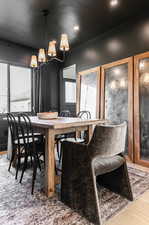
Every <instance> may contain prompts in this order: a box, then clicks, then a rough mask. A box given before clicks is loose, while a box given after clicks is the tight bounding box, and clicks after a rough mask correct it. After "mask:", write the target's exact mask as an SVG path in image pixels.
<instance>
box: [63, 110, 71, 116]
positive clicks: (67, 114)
mask: <svg viewBox="0 0 149 225" xmlns="http://www.w3.org/2000/svg"><path fill="white" fill-rule="evenodd" d="M60 117H71V112H70V111H69V110H64V111H61V112H60Z"/></svg>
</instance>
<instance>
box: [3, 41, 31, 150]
mask: <svg viewBox="0 0 149 225" xmlns="http://www.w3.org/2000/svg"><path fill="white" fill-rule="evenodd" d="M34 52H35V50H34V49H32V48H28V47H24V46H21V45H17V44H14V43H11V42H7V41H4V40H0V62H5V63H10V64H14V65H19V66H27V67H28V66H29V65H30V58H31V55H32V54H33V53H34ZM6 146H7V122H6V121H3V120H2V118H0V151H3V150H6Z"/></svg>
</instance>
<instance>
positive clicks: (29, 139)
mask: <svg viewBox="0 0 149 225" xmlns="http://www.w3.org/2000/svg"><path fill="white" fill-rule="evenodd" d="M18 118H19V127H20V131H21V136H22V139H23V142H24V146H26V147H27V148H28V147H29V146H30V143H32V144H33V145H34V144H35V137H34V131H33V127H32V124H31V120H30V118H29V116H28V115H27V114H25V113H20V114H18Z"/></svg>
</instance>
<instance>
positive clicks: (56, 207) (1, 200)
mask: <svg viewBox="0 0 149 225" xmlns="http://www.w3.org/2000/svg"><path fill="white" fill-rule="evenodd" d="M8 164H9V162H8V160H7V159H6V156H0V224H1V225H89V224H91V223H89V222H88V221H87V220H86V219H85V218H83V217H81V216H80V215H79V214H77V213H76V212H74V211H72V210H71V209H70V208H68V207H67V206H66V205H64V204H63V203H62V202H61V201H60V200H59V199H58V195H56V196H55V197H53V198H49V199H48V198H47V197H46V196H45V195H44V193H43V191H42V188H43V185H42V184H43V176H42V174H41V173H40V172H39V173H38V174H37V180H36V185H35V192H34V195H33V196H32V195H31V194H30V192H31V175H32V174H31V171H30V170H27V171H26V172H25V174H24V178H23V182H22V184H19V182H18V181H16V180H15V179H14V175H15V171H14V170H13V169H12V170H11V172H8ZM128 170H129V176H130V180H131V185H132V189H133V194H134V198H135V199H136V198H138V197H139V196H140V195H141V194H142V193H143V192H144V191H146V190H147V189H149V173H148V172H144V171H142V170H140V169H136V168H134V167H133V165H132V164H129V165H128ZM100 196H101V203H100V204H101V211H102V219H103V220H104V221H105V220H108V219H109V218H110V217H112V216H113V215H115V214H117V213H118V212H120V210H122V209H123V208H124V207H126V206H127V205H128V204H129V203H130V202H129V201H128V200H126V199H124V198H123V197H121V196H119V195H117V194H114V193H112V192H110V191H109V190H107V189H105V188H102V191H101V192H100Z"/></svg>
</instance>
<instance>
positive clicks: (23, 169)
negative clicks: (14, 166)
mask: <svg viewBox="0 0 149 225" xmlns="http://www.w3.org/2000/svg"><path fill="white" fill-rule="evenodd" d="M27 161H28V155H26V156H25V159H24V164H23V168H22V173H21V177H20V184H21V183H22V179H23V175H24V172H25V169H26V168H27Z"/></svg>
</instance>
